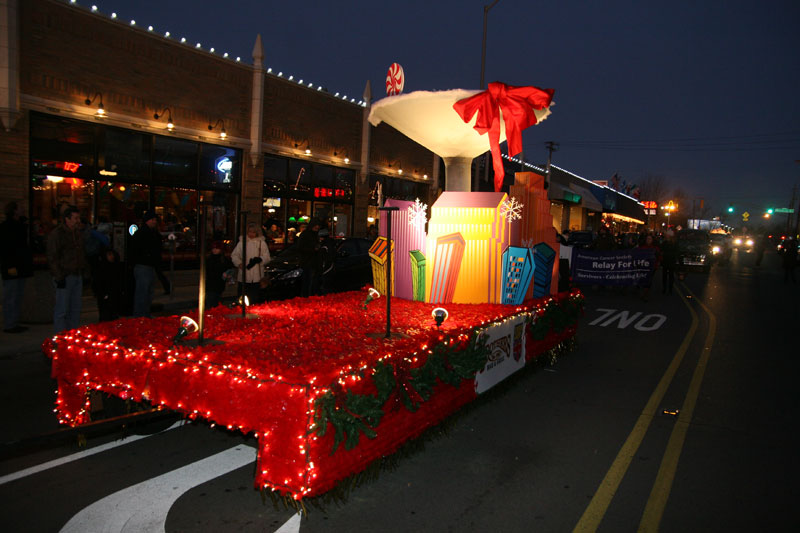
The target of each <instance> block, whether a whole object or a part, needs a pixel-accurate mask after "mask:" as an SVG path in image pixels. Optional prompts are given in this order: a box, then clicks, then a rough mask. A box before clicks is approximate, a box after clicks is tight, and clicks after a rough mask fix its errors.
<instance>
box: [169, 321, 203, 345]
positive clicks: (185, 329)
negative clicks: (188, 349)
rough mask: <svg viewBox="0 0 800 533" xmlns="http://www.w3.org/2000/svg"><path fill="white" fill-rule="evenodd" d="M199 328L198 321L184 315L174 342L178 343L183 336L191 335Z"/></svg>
mask: <svg viewBox="0 0 800 533" xmlns="http://www.w3.org/2000/svg"><path fill="white" fill-rule="evenodd" d="M198 329H200V326H198V325H197V322H195V321H194V319H193V318H192V317H188V316H182V317H181V321H180V327H179V328H178V333H177V334H176V335H175V337H174V338H173V339H172V344H178V342H180V340H181V339H182V338H184V337H186V336H187V335H191V334H192V333H194V332H195V331H197V330H198Z"/></svg>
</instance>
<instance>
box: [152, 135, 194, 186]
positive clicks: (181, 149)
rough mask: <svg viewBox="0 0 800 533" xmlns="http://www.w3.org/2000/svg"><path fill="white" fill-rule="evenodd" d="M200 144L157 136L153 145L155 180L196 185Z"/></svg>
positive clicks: (172, 183) (171, 183)
mask: <svg viewBox="0 0 800 533" xmlns="http://www.w3.org/2000/svg"><path fill="white" fill-rule="evenodd" d="M198 149H199V145H198V144H197V143H195V142H191V141H184V140H182V139H170V138H168V137H161V136H156V137H155V142H154V145H153V181H154V182H160V183H164V184H169V185H175V186H183V187H196V186H197V158H198Z"/></svg>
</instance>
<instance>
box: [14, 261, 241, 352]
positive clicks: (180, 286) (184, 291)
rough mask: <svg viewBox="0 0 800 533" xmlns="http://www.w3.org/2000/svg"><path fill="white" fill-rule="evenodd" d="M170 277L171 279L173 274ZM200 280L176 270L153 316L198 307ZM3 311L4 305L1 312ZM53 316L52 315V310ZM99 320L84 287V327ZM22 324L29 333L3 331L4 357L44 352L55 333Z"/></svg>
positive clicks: (45, 326) (230, 291) (228, 294)
mask: <svg viewBox="0 0 800 533" xmlns="http://www.w3.org/2000/svg"><path fill="white" fill-rule="evenodd" d="M166 274H167V277H169V273H168V272H167V273H166ZM199 279H200V271H199V270H176V271H175V273H174V276H173V280H172V285H173V290H172V294H169V295H167V294H164V291H163V290H161V287H160V286H158V287H157V288H156V292H155V296H154V297H153V307H154V310H153V316H169V315H174V314H180V313H181V312H183V311H189V310H192V309H195V308H197V287H198V282H199ZM25 290H26V291H27V290H29V287H27V286H26V287H25ZM235 290H236V289H235V286H228V287H226V289H225V293H223V295H222V297H223V298H224V299H226V300H229V299H231V298H233V296H234V292H235ZM0 304H1V300H0ZM37 304H41V305H43V306H48V307H49V308H50V309H52V306H53V302H52V301H50V302H47V301H41V302H37ZM1 310H2V307H1V306H0V312H1ZM50 314H51V315H52V311H51V312H50ZM97 320H98V312H97V301H96V300H95V297H94V294H93V293H92V291H91V289H86V288H84V297H83V303H82V306H81V322H80V323H81V325H86V324H93V323H95V322H97ZM21 325H23V326H25V327H27V328H28V330H27V331H24V332H22V333H5V332H0V358H2V357H9V356H12V355H16V354H20V353H26V352H31V351H36V350H40V349H41V346H42V342H44V341H45V340H46V339H48V338H49V337H51V336H52V335H53V334H54V333H55V332H54V331H53V323H52V320H51V321H50V322H49V323H29V322H25V321H24V320H23V321H21Z"/></svg>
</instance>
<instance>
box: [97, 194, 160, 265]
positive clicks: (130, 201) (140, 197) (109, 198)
mask: <svg viewBox="0 0 800 533" xmlns="http://www.w3.org/2000/svg"><path fill="white" fill-rule="evenodd" d="M96 187H97V189H96V190H97V195H96V201H95V210H96V213H97V217H96V223H104V224H105V223H111V224H112V225H113V227H114V231H113V233H112V236H111V240H112V245H113V247H114V249H115V250H116V251H117V253H118V254H120V258H121V259H123V260H125V238H126V235H127V228H128V227H129V226H130V225H131V224H141V218H142V215H143V214H144V212H145V211H147V209H148V206H149V205H150V187H149V186H147V185H141V184H137V183H119V182H113V181H98V182H96Z"/></svg>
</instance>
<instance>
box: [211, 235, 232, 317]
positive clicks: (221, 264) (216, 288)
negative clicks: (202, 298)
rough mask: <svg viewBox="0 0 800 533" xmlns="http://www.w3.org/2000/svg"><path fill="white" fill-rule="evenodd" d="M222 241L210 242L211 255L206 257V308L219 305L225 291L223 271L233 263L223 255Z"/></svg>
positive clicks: (223, 246)
mask: <svg viewBox="0 0 800 533" xmlns="http://www.w3.org/2000/svg"><path fill="white" fill-rule="evenodd" d="M224 249H225V245H224V244H223V243H222V241H214V242H213V243H211V255H209V256H208V257H207V258H206V305H205V307H206V309H211V308H212V307H216V306H218V305H219V302H220V300H221V299H222V293H223V292H224V291H225V285H226V281H225V277H224V276H225V272H227V271H228V269H230V268H233V263H232V262H231V260H230V259H228V258H227V257H225V253H224Z"/></svg>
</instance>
